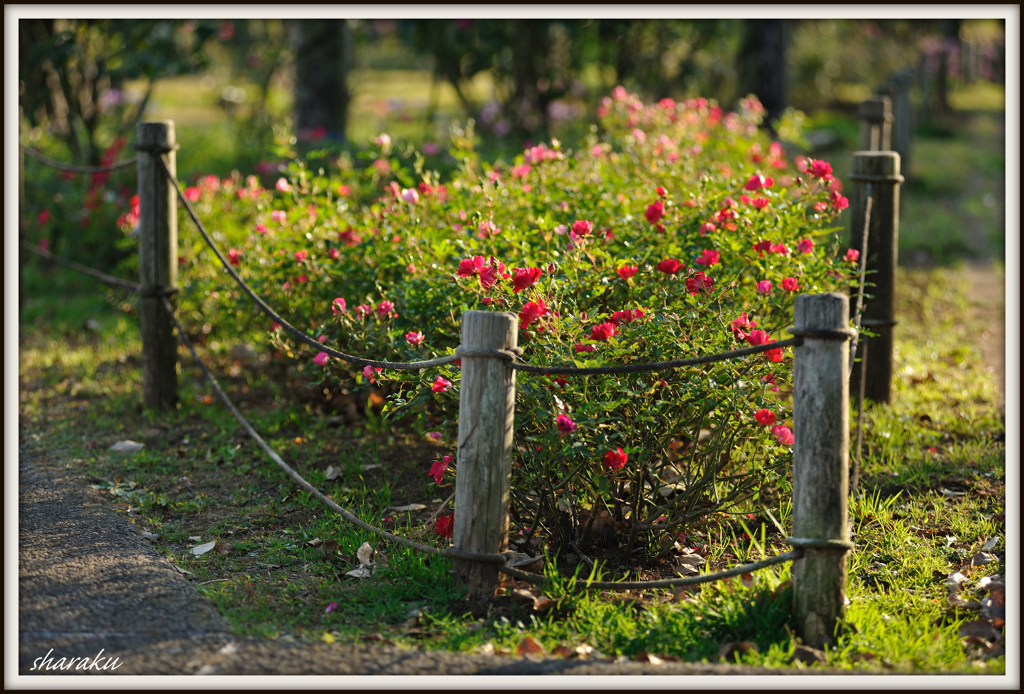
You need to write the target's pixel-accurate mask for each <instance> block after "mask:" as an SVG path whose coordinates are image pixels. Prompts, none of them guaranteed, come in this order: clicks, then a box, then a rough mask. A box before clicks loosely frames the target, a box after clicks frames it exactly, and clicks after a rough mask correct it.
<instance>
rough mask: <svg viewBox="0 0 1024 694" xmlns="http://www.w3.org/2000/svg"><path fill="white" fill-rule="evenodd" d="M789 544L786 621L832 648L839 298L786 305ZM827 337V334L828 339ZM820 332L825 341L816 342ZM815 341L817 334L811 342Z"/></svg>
mask: <svg viewBox="0 0 1024 694" xmlns="http://www.w3.org/2000/svg"><path fill="white" fill-rule="evenodd" d="M793 308H794V320H793V324H794V328H793V330H792V332H793V334H795V335H801V334H803V335H804V343H803V345H801V346H799V347H797V348H796V349H795V350H794V360H793V422H794V429H795V431H794V432H793V435H794V439H795V440H794V446H793V537H791V538H789V542H790V544H792V545H793V546H795V547H801V548H803V550H804V556H803V557H802V558H800V559H797V560H796V561H795V562H794V563H793V614H794V618H795V622H796V627H797V634H798V635H799V636H800V637H801V638H802V639H803V641H804V643H806V644H808V645H810V646H813V647H815V648H821V647H822V646H823V645H824V644H826V643H831V642H833V639H834V636H835V629H836V625H837V624H838V620H839V618H840V617H842V615H843V613H844V610H845V602H846V553H847V551H849V549H851V548H852V545H851V544H850V535H849V527H848V512H847V496H848V494H849V479H848V474H849V473H848V469H847V468H848V463H849V460H848V458H849V439H850V426H849V419H850V402H849V397H848V394H849V390H848V387H849V383H848V380H847V359H848V352H849V346H848V344H847V342H846V339H845V338H843V339H839V338H838V336H837V334H836V333H839V332H841V331H843V330H847V329H848V326H849V314H850V307H849V298H848V297H847V296H846V295H845V294H838V293H835V294H805V295H802V296H798V297H797V298H796V302H795V304H794V307H793ZM830 332H831V333H832V334H831V335H829V334H828V333H830ZM823 333H824V334H825V336H822V335H823ZM816 334H817V335H816Z"/></svg>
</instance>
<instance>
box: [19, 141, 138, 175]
mask: <svg viewBox="0 0 1024 694" xmlns="http://www.w3.org/2000/svg"><path fill="white" fill-rule="evenodd" d="M18 146H19V147H21V150H22V151H23V152H25V153H26V154H27V155H29V156H30V157H32V158H33V159H35V160H36V161H40V162H42V163H43V164H46V165H47V166H49V167H51V168H54V169H59V170H61V171H72V172H74V173H103V172H105V171H114V170H115V169H123V168H125V167H126V166H133V165H135V164H136V163H137V162H138V157H132V158H131V159H125V160H124V161H119V162H115V163H113V164H108V165H106V166H73V165H71V164H65V163H64V162H60V161H57V160H56V159H50V157H48V156H46V155H45V154H43V153H42V152H37V151H36V150H34V149H32V148H31V147H26V146H25V145H18Z"/></svg>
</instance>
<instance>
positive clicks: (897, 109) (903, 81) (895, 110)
mask: <svg viewBox="0 0 1024 694" xmlns="http://www.w3.org/2000/svg"><path fill="white" fill-rule="evenodd" d="M911 82H913V73H912V72H909V71H903V72H898V73H895V74H894V75H892V76H890V77H889V79H888V80H887V81H886V83H885V85H884V86H883V87H882V88H881V89H880V90H879V93H880V94H882V95H884V96H888V97H889V98H890V99H891V100H892V149H893V150H894V151H896V152H899V154H900V161H901V162H902V163H903V170H904V171H906V170H907V169H908V167H909V166H910V134H911V132H912V130H913V113H912V106H911V103H910V84H911ZM883 149H889V148H888V147H885V148H883Z"/></svg>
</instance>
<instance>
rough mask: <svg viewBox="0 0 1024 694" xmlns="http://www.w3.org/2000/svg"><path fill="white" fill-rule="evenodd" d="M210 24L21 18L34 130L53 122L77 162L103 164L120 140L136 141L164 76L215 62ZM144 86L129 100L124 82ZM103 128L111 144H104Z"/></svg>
mask: <svg viewBox="0 0 1024 694" xmlns="http://www.w3.org/2000/svg"><path fill="white" fill-rule="evenodd" d="M216 32H217V24H216V23H214V22H210V21H196V22H174V21H170V20H138V19H82V20H76V19H67V20H61V19H27V20H26V19H22V20H20V21H19V22H18V38H19V42H18V58H19V60H18V67H19V70H18V78H19V83H20V84H19V87H20V88H19V96H20V102H21V106H22V108H23V111H24V116H25V119H26V120H27V122H28V124H29V126H30V127H36V126H38V125H39V124H41V123H46V124H48V125H49V126H50V127H51V128H52V131H53V132H54V134H56V135H57V136H58V137H60V138H61V139H62V140H63V142H64V143H65V144H66V145H67V148H68V151H69V154H70V156H71V157H72V159H73V160H74V161H78V162H87V163H89V164H92V165H98V164H99V163H100V160H101V157H102V153H103V150H104V149H105V148H106V147H107V146H109V144H110V142H112V141H113V140H115V139H116V138H117V137H118V136H128V137H132V136H134V127H135V123H137V122H138V121H139V119H140V118H142V116H143V114H144V113H145V111H146V107H147V105H148V104H149V102H150V98H151V97H152V95H153V89H154V87H155V85H156V83H157V80H159V79H160V78H161V77H166V76H170V75H178V74H185V73H194V72H197V71H199V70H201V69H203V68H206V67H207V66H208V65H209V56H208V53H207V52H206V51H205V50H204V44H205V43H206V41H207V39H209V38H210V37H211V36H213V35H214V34H215V33H216ZM128 80H142V81H144V82H145V87H144V90H145V91H144V96H143V97H142V98H141V99H140V100H138V101H137V102H135V103H131V102H129V100H127V99H126V98H125V90H124V88H125V82H127V81H128ZM101 129H105V130H106V132H105V133H103V135H105V136H106V142H103V143H101V142H100V140H99V138H100V137H101V133H100V131H101Z"/></svg>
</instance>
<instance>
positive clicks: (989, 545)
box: [981, 537, 999, 552]
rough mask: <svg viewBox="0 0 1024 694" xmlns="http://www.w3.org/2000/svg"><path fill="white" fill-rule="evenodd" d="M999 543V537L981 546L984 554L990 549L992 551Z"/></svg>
mask: <svg viewBox="0 0 1024 694" xmlns="http://www.w3.org/2000/svg"><path fill="white" fill-rule="evenodd" d="M998 543H999V538H998V537H993V538H991V539H989V540H988V541H987V542H986V543H985V544H983V545H982V546H981V551H982V552H987V551H989V550H990V549H992V548H993V547H995V546H996V545H997V544H998Z"/></svg>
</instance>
